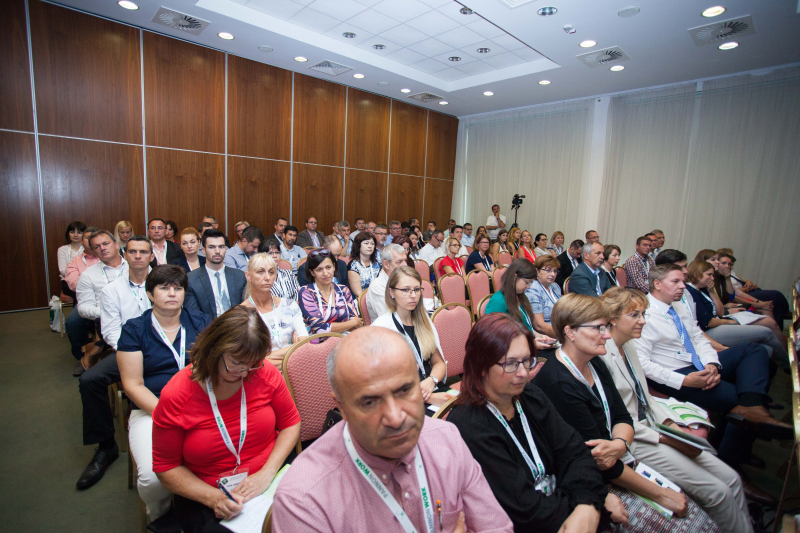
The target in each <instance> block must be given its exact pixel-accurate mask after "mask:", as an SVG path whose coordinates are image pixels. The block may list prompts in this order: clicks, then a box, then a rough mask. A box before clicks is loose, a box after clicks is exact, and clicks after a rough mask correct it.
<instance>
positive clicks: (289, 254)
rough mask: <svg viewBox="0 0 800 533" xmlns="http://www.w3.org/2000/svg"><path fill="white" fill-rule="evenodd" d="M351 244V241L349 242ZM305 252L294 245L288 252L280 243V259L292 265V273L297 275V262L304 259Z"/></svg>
mask: <svg viewBox="0 0 800 533" xmlns="http://www.w3.org/2000/svg"><path fill="white" fill-rule="evenodd" d="M351 244H352V241H351ZM307 255H308V254H306V251H305V250H303V249H302V248H300V247H299V246H297V245H295V246H292V249H291V250H289V249H288V248H286V245H284V244H283V243H281V259H286V260H287V261H289V263H291V265H292V273H293V274H294V275H297V262H298V261H300V260H301V259H302V258H304V257H306V256H307Z"/></svg>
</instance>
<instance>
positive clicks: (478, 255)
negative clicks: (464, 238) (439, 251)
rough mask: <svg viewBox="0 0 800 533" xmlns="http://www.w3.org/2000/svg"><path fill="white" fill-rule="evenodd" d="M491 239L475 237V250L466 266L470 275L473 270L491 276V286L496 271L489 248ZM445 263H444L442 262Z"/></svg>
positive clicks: (465, 270) (468, 258)
mask: <svg viewBox="0 0 800 533" xmlns="http://www.w3.org/2000/svg"><path fill="white" fill-rule="evenodd" d="M491 244H492V243H491V241H490V240H489V237H487V236H486V235H479V236H478V237H475V249H474V250H473V251H472V253H471V254H469V257H467V262H466V263H465V264H464V272H466V273H467V274H469V273H470V272H472V271H473V270H483V271H484V272H486V273H487V274H489V283H490V284H491V275H492V271H493V270H494V261H493V260H492V256H491V255H489V246H490V245H491ZM442 263H444V261H442Z"/></svg>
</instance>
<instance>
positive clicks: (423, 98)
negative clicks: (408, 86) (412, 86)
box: [408, 93, 444, 102]
mask: <svg viewBox="0 0 800 533" xmlns="http://www.w3.org/2000/svg"><path fill="white" fill-rule="evenodd" d="M408 98H411V99H412V100H416V101H418V102H436V101H438V100H444V97H443V96H437V95H435V94H433V93H418V94H412V95H411V96H409V97H408Z"/></svg>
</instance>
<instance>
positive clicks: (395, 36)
mask: <svg viewBox="0 0 800 533" xmlns="http://www.w3.org/2000/svg"><path fill="white" fill-rule="evenodd" d="M380 35H381V37H386V38H387V39H389V40H390V41H392V42H393V43H397V44H399V45H400V46H411V45H412V44H414V43H418V42H420V41H424V40H425V39H426V38H427V37H428V36H427V35H425V34H424V33H422V32H421V31H417V30H415V29H414V28H409V27H408V26H406V25H405V24H401V25H400V26H395V27H394V28H392V29H390V30H387V31H384V32H381V34H380Z"/></svg>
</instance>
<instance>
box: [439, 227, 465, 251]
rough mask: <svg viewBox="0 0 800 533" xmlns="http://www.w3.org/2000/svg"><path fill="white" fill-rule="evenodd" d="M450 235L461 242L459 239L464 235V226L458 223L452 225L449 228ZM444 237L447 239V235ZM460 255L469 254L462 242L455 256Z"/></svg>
mask: <svg viewBox="0 0 800 533" xmlns="http://www.w3.org/2000/svg"><path fill="white" fill-rule="evenodd" d="M450 236H451V237H455V238H456V239H458V242H461V239H462V238H463V237H464V228H462V227H461V226H458V225H456V226H453V227H452V228H451V229H450ZM446 239H447V237H445V240H446ZM445 255H446V252H445ZM462 255H469V252H468V251H467V247H466V246H464V243H463V242H461V248H459V249H458V254H457V255H456V257H461V256H462Z"/></svg>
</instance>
